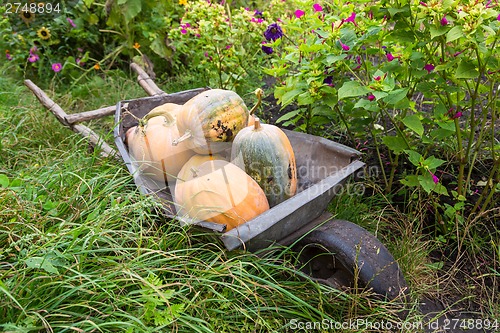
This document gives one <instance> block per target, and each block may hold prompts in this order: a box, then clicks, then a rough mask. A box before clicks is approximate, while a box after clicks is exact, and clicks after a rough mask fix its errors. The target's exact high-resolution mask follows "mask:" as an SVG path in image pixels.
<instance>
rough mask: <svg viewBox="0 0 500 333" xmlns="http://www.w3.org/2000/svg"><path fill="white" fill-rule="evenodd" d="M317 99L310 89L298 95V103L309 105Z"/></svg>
mask: <svg viewBox="0 0 500 333" xmlns="http://www.w3.org/2000/svg"><path fill="white" fill-rule="evenodd" d="M314 101H315V99H314V97H312V96H311V94H310V93H309V91H306V92H304V93H302V94H300V95H299V96H297V104H298V105H309V104H312V103H314Z"/></svg>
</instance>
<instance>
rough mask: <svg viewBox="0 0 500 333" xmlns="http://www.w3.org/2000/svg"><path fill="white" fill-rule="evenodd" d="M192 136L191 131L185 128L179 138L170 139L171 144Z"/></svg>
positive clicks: (176, 143)
mask: <svg viewBox="0 0 500 333" xmlns="http://www.w3.org/2000/svg"><path fill="white" fill-rule="evenodd" d="M192 136H193V134H192V133H191V131H190V130H187V131H186V132H185V133H184V134H183V135H182V136H181V137H180V138H177V139H174V140H173V141H172V145H174V146H177V145H178V144H179V143H181V142H182V141H184V140H187V139H189V138H191V137H192Z"/></svg>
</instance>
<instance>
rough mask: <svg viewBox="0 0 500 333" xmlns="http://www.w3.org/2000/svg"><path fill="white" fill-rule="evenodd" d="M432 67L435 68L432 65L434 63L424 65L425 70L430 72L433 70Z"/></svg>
mask: <svg viewBox="0 0 500 333" xmlns="http://www.w3.org/2000/svg"><path fill="white" fill-rule="evenodd" d="M434 68H435V67H434V65H433V64H426V65H425V66H424V69H425V70H426V71H427V73H430V72H432V71H433V70H434Z"/></svg>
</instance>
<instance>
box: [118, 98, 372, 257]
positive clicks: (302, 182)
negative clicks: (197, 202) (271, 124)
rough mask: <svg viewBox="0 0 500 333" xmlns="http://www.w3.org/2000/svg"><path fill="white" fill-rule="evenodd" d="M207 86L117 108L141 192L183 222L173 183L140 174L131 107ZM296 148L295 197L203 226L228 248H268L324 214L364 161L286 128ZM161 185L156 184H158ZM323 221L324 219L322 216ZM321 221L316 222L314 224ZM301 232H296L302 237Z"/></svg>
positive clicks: (142, 110)
mask: <svg viewBox="0 0 500 333" xmlns="http://www.w3.org/2000/svg"><path fill="white" fill-rule="evenodd" d="M204 90H205V88H200V89H194V90H188V91H183V92H179V93H173V94H168V95H160V96H153V97H146V98H140V99H134V100H125V101H120V102H118V104H117V107H116V113H115V132H114V136H115V144H116V146H117V147H118V150H119V152H120V155H121V157H122V159H123V161H124V162H125V164H126V166H127V168H128V170H129V171H130V173H131V174H132V175H133V176H134V181H135V183H136V185H137V186H138V187H139V189H140V190H141V192H142V193H145V194H149V195H155V196H157V197H158V199H160V200H161V201H162V203H163V205H164V206H165V212H166V214H167V216H169V217H171V218H174V219H177V220H179V221H180V223H190V222H191V221H189V220H188V219H187V218H186V217H183V216H177V214H176V211H175V205H174V204H173V198H172V195H171V194H170V191H169V187H168V186H165V187H164V188H163V189H160V190H158V189H157V187H156V186H149V184H150V181H149V179H147V178H148V177H146V176H144V175H141V173H140V172H138V170H137V167H136V165H135V164H134V163H132V160H131V158H130V155H129V152H128V148H127V145H126V142H125V133H126V131H127V130H128V129H129V128H130V127H132V126H135V125H136V124H137V121H136V120H135V119H134V118H133V117H131V116H127V113H128V112H130V113H132V114H133V115H135V116H136V117H142V116H144V115H145V114H146V113H147V112H149V110H151V109H152V108H154V107H156V106H159V105H161V104H164V103H176V104H184V103H185V102H187V100H189V99H190V98H192V97H194V96H195V95H197V94H199V93H201V92H202V91H204ZM284 132H285V134H286V135H287V136H288V138H289V140H290V142H291V144H292V147H293V149H294V153H295V158H296V163H297V174H298V191H297V194H296V195H295V196H293V197H291V198H290V199H288V200H286V201H284V202H282V203H280V204H278V205H276V206H274V207H272V208H271V209H269V210H268V211H266V212H264V213H262V214H260V215H259V216H257V217H256V218H254V219H253V220H251V221H248V222H246V223H244V224H242V225H240V226H238V227H236V228H234V229H232V230H230V231H228V232H224V226H223V225H219V224H215V223H211V222H206V221H201V222H198V223H196V224H198V225H199V226H201V227H204V228H207V229H210V230H212V231H217V232H220V233H221V235H220V237H221V239H222V241H223V242H224V245H225V246H226V248H227V249H228V250H234V249H237V248H245V249H247V250H250V251H254V250H258V249H262V248H266V247H268V246H270V245H272V244H273V243H275V242H279V241H280V240H282V239H285V238H287V237H289V236H290V235H291V234H293V233H295V232H297V231H298V230H304V227H306V226H307V225H308V224H310V223H311V222H313V221H315V219H316V218H318V217H319V216H321V215H322V213H323V212H324V211H325V209H326V208H327V206H328V204H329V202H330V201H331V200H332V198H333V197H334V195H335V194H336V193H337V192H338V191H339V187H340V186H342V184H343V183H344V182H345V181H346V179H347V178H348V177H349V176H351V175H352V174H354V173H355V172H356V171H357V170H359V169H361V168H362V167H363V166H364V163H363V162H361V161H360V160H359V157H360V153H359V152H358V151H356V150H354V149H352V148H349V147H347V146H344V145H342V144H339V143H336V142H333V141H331V140H327V139H325V138H322V137H318V136H314V135H309V134H305V133H300V132H295V131H289V130H284ZM155 185H156V184H155ZM323 221H324V220H323ZM315 224H317V223H313V224H312V225H311V227H313V226H314V225H315ZM298 237H300V235H297V238H298Z"/></svg>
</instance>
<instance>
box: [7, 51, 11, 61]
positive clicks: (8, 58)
mask: <svg viewBox="0 0 500 333" xmlns="http://www.w3.org/2000/svg"><path fill="white" fill-rule="evenodd" d="M5 57H6V58H7V60H12V55H11V54H10V53H9V52H5Z"/></svg>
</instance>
